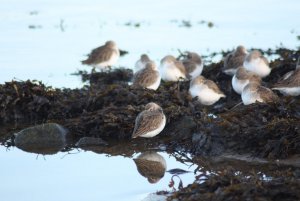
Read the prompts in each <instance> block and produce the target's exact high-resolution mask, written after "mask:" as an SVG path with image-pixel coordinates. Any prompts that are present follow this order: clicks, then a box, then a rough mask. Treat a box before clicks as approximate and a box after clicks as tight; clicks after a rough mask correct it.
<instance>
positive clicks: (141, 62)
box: [134, 54, 153, 72]
mask: <svg viewBox="0 0 300 201" xmlns="http://www.w3.org/2000/svg"><path fill="white" fill-rule="evenodd" d="M149 62H153V61H151V60H150V58H149V56H148V55H147V54H142V55H141V57H140V59H139V60H137V61H136V63H135V65H134V71H135V72H138V71H140V70H142V69H144V68H145V67H146V65H147V63H149Z"/></svg>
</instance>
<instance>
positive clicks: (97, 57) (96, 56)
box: [82, 46, 115, 65]
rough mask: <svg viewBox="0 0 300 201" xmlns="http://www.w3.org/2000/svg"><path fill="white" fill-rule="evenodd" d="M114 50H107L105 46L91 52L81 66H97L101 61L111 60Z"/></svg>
mask: <svg viewBox="0 0 300 201" xmlns="http://www.w3.org/2000/svg"><path fill="white" fill-rule="evenodd" d="M114 51H115V50H114V49H111V48H107V47H105V46H100V47H98V48H95V49H93V50H92V51H91V53H90V54H89V55H88V58H87V59H86V60H84V61H82V63H83V64H89V65H90V64H97V63H100V62H103V61H107V60H109V59H110V58H111V56H112V54H113V53H114Z"/></svg>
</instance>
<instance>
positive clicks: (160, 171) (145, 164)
mask: <svg viewBox="0 0 300 201" xmlns="http://www.w3.org/2000/svg"><path fill="white" fill-rule="evenodd" d="M133 161H134V162H135V164H136V167H137V170H138V172H139V173H140V174H141V175H142V176H144V177H146V178H147V179H148V181H149V183H151V184H154V183H157V182H158V181H159V180H160V179H161V178H163V177H164V175H165V172H166V169H167V163H166V160H165V159H164V157H162V156H161V155H159V154H158V153H156V152H153V151H148V152H144V153H142V154H140V155H139V156H138V157H137V158H135V159H133Z"/></svg>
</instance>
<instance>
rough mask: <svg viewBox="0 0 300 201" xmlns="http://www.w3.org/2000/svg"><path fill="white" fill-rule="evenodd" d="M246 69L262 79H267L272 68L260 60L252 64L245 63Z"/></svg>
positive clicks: (252, 61)
mask: <svg viewBox="0 0 300 201" xmlns="http://www.w3.org/2000/svg"><path fill="white" fill-rule="evenodd" d="M243 65H244V67H245V68H246V69H247V70H249V71H252V72H254V73H256V74H257V75H258V76H260V77H266V76H267V75H269V74H270V72H271V69H270V67H269V66H268V65H267V64H266V63H265V62H264V61H263V60H262V59H260V58H258V59H254V60H251V61H250V62H247V61H244V64H243Z"/></svg>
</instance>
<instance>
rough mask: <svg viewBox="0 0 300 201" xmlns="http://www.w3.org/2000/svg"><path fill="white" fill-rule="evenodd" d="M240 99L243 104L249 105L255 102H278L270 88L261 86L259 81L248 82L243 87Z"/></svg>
mask: <svg viewBox="0 0 300 201" xmlns="http://www.w3.org/2000/svg"><path fill="white" fill-rule="evenodd" d="M242 100H243V103H244V105H250V104H252V103H255V102H261V103H272V102H278V101H279V98H278V96H277V95H276V94H275V93H274V92H273V91H272V90H271V89H269V88H266V87H263V86H261V85H260V83H259V82H250V83H249V84H247V86H245V88H244V89H243V92H242Z"/></svg>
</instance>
